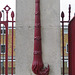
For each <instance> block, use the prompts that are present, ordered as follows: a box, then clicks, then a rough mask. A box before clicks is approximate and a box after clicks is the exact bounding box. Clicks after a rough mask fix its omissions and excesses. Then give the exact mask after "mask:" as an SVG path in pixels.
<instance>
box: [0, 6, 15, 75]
mask: <svg viewBox="0 0 75 75" xmlns="http://www.w3.org/2000/svg"><path fill="white" fill-rule="evenodd" d="M10 9H11V8H10V7H9V6H8V5H6V6H5V7H4V11H5V12H6V21H4V20H3V21H1V20H2V19H1V18H2V12H3V11H2V12H0V75H1V41H2V40H1V39H2V37H1V33H2V31H1V28H2V27H3V28H5V33H6V35H5V42H6V43H5V44H6V47H5V55H4V56H5V75H8V40H9V39H8V28H9V24H8V23H12V26H11V27H12V36H11V37H12V39H11V40H12V46H11V47H12V55H11V60H12V61H11V75H13V40H14V39H13V34H14V32H13V27H14V22H15V21H14V12H13V11H12V12H11V18H12V20H11V21H9V19H8V18H9V16H8V13H9V10H10ZM2 25H3V26H2ZM3 36H4V33H3ZM3 40H4V39H3ZM3 48H4V47H3ZM3 75H4V74H3Z"/></svg>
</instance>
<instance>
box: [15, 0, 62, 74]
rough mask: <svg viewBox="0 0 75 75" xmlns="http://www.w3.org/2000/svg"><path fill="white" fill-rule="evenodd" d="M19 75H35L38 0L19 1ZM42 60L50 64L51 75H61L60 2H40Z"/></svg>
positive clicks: (49, 0)
mask: <svg viewBox="0 0 75 75" xmlns="http://www.w3.org/2000/svg"><path fill="white" fill-rule="evenodd" d="M16 3H17V9H16V10H17V22H16V75H34V74H33V72H32V69H31V68H32V61H33V50H34V24H35V0H17V2H16ZM40 11H41V26H42V27H41V34H42V52H43V54H42V57H43V62H44V64H45V65H46V64H49V65H50V73H49V75H61V67H60V62H61V60H60V59H61V56H60V54H61V52H60V50H61V49H60V45H61V44H60V1H59V0H40Z"/></svg>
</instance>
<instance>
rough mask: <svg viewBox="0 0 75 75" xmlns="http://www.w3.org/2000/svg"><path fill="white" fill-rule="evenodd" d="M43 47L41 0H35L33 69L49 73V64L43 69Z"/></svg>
mask: <svg viewBox="0 0 75 75" xmlns="http://www.w3.org/2000/svg"><path fill="white" fill-rule="evenodd" d="M43 66H44V65H43V61H42V48H41V23H40V0H35V34H34V58H33V64H32V71H33V72H34V73H35V74H36V75H48V74H49V65H48V67H47V68H45V69H43Z"/></svg>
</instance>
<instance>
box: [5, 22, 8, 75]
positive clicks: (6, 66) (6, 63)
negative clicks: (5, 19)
mask: <svg viewBox="0 0 75 75" xmlns="http://www.w3.org/2000/svg"><path fill="white" fill-rule="evenodd" d="M5 60H6V62H5V75H8V23H7V25H6V59H5Z"/></svg>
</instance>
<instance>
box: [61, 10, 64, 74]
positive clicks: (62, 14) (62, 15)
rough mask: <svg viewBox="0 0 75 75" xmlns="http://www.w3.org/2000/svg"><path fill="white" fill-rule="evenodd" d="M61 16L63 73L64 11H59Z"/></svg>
mask: <svg viewBox="0 0 75 75" xmlns="http://www.w3.org/2000/svg"><path fill="white" fill-rule="evenodd" d="M61 17H62V52H63V75H64V12H63V11H62V13H61Z"/></svg>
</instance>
